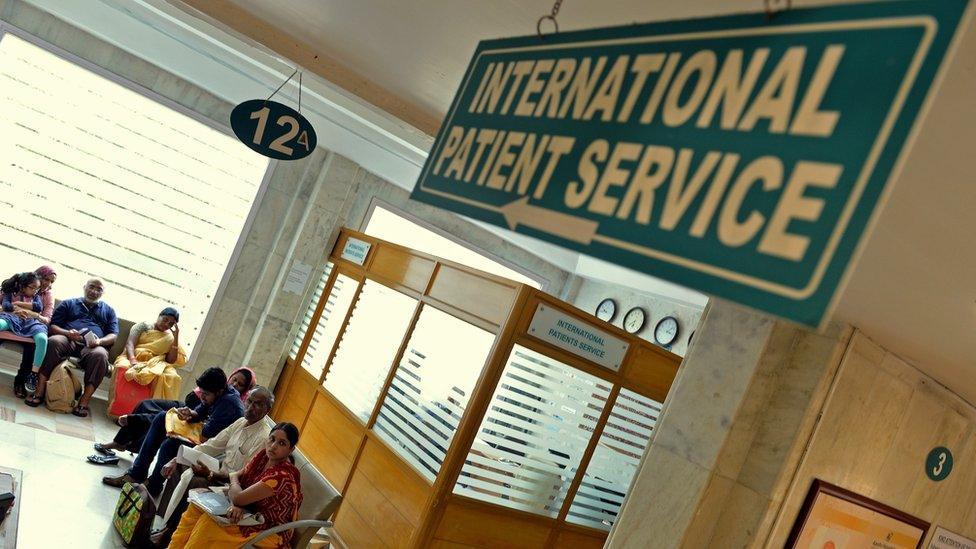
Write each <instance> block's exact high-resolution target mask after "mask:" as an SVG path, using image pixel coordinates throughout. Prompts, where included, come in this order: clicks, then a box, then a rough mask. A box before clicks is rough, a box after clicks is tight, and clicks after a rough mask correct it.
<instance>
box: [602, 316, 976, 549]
mask: <svg viewBox="0 0 976 549" xmlns="http://www.w3.org/2000/svg"><path fill="white" fill-rule="evenodd" d="M700 332H701V333H700V334H699V335H700V336H701V339H698V336H696V345H694V346H693V347H692V349H691V351H690V353H689V355H688V356H687V357H686V358H685V361H684V363H683V364H682V367H681V370H680V371H679V373H678V377H677V378H676V380H675V385H674V387H673V388H672V392H671V394H670V395H669V396H668V399H667V402H666V403H665V409H664V411H663V413H662V416H661V418H660V420H659V422H658V425H657V429H656V432H655V435H654V438H653V439H652V441H651V445H650V447H649V449H648V452H647V454H646V455H645V457H644V461H643V462H642V465H641V468H640V470H639V472H638V475H637V478H636V479H635V483H634V485H633V486H632V488H631V491H630V495H629V496H628V498H627V501H626V502H625V504H624V507H623V510H622V513H621V515H620V517H619V519H618V521H617V523H616V524H615V525H614V529H613V531H612V532H611V537H610V539H609V545H608V546H609V547H613V548H617V547H635V548H636V547H655V548H658V547H661V548H669V547H687V548H699V547H769V548H772V547H783V545H784V543H785V541H786V538H787V536H788V535H789V532H790V529H791V528H792V526H793V523H794V521H795V520H796V518H797V514H798V512H799V509H800V506H801V505H802V503H803V500H804V497H805V496H806V494H807V491H808V489H809V487H810V485H811V483H812V481H813V479H815V478H819V479H821V480H824V481H826V482H829V483H831V484H836V485H838V486H841V487H843V488H846V489H849V490H852V491H854V492H857V493H860V494H863V495H865V496H867V497H869V498H872V499H875V500H877V501H880V502H882V503H884V504H886V505H889V506H892V507H895V508H897V509H900V510H902V511H905V512H907V513H910V514H912V515H915V516H918V517H920V518H922V519H924V520H926V521H929V522H931V523H932V524H933V528H932V529H931V530H930V532H931V531H934V527H935V525H941V526H943V527H945V528H947V529H949V530H952V531H954V532H957V533H960V534H962V535H965V536H969V537H974V536H976V520H974V518H973V517H976V436H974V435H976V408H974V407H973V406H972V405H970V404H968V403H966V402H965V401H963V400H962V399H961V398H960V397H959V396H957V395H955V394H954V393H952V392H951V391H949V390H948V389H946V388H945V387H943V386H941V385H939V384H938V383H937V382H935V381H934V380H933V379H931V378H930V377H928V376H926V375H924V374H922V373H921V372H919V371H918V370H917V369H915V368H914V367H912V366H911V365H909V364H908V363H906V362H905V361H903V360H901V359H899V358H898V357H897V356H895V355H893V354H891V353H890V352H888V351H886V350H885V349H884V348H883V347H882V346H880V345H878V344H877V343H875V342H873V341H871V340H870V339H869V338H867V337H866V336H865V335H864V334H862V333H860V332H857V331H855V330H854V329H853V328H851V327H848V326H843V325H831V326H830V327H828V329H827V330H826V331H824V332H823V333H815V332H811V331H808V330H805V329H802V328H798V327H796V326H794V325H791V324H787V323H783V322H775V321H773V320H769V319H765V318H764V317H761V316H759V315H756V314H755V313H750V312H748V311H741V310H737V309H736V308H735V307H733V306H730V305H729V304H727V303H723V302H718V303H713V304H712V305H711V306H710V307H709V309H708V310H707V312H706V314H705V318H704V320H703V322H702V326H701V328H700ZM938 446H945V447H947V448H949V449H950V450H951V451H952V453H953V458H954V462H955V464H954V467H953V472H952V473H951V474H950V476H949V478H947V479H946V480H944V481H942V482H938V483H937V482H933V481H931V480H929V479H928V478H927V477H926V475H925V472H924V464H925V458H926V455H927V454H928V452H929V451H930V450H932V449H933V448H935V447H938Z"/></svg>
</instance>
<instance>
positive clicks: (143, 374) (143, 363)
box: [115, 307, 186, 400]
mask: <svg viewBox="0 0 976 549" xmlns="http://www.w3.org/2000/svg"><path fill="white" fill-rule="evenodd" d="M179 320H180V313H179V311H177V310H176V309H174V308H173V307H166V308H165V309H163V310H162V312H160V313H159V318H157V319H156V322H155V323H149V322H140V323H139V324H136V325H135V326H133V327H132V329H131V330H129V338H128V339H127V340H126V342H125V353H124V354H120V355H119V356H118V358H116V359H115V365H116V366H118V367H121V368H126V371H125V379H127V380H129V381H134V382H136V383H138V384H140V385H149V384H150V383H154V382H155V384H154V385H153V394H152V398H161V399H166V400H176V398H177V397H178V396H179V392H180V383H181V381H182V380H181V379H180V374H179V373H178V372H177V368H180V367H181V366H184V365H185V364H186V352H185V351H184V350H183V348H182V347H180V328H179V326H178V325H177V322H179Z"/></svg>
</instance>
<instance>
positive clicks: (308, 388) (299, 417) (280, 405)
mask: <svg viewBox="0 0 976 549" xmlns="http://www.w3.org/2000/svg"><path fill="white" fill-rule="evenodd" d="M294 368H295V373H294V374H293V375H292V378H291V382H290V383H288V385H287V387H285V388H284V394H278V395H275V407H274V409H273V410H272V413H271V417H272V418H274V419H275V421H288V422H291V423H294V424H295V425H297V426H298V429H299V430H303V428H304V423H305V415H306V414H307V413H308V409H309V408H310V407H311V406H312V399H313V398H314V396H315V387H316V386H317V385H318V383H319V382H318V380H317V379H314V378H312V376H311V375H309V373H308V372H306V371H305V369H304V368H302V367H301V366H299V365H295V366H294Z"/></svg>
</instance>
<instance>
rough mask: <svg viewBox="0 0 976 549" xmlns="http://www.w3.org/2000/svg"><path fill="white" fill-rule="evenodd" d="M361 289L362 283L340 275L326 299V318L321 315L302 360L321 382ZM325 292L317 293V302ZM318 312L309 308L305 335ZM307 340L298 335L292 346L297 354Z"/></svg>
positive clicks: (324, 306)
mask: <svg viewBox="0 0 976 549" xmlns="http://www.w3.org/2000/svg"><path fill="white" fill-rule="evenodd" d="M326 270H327V271H331V263H330V264H329V266H327V267H326ZM328 278H329V275H328V273H326V274H325V275H324V276H323V279H324V280H327V279H328ZM319 285H320V286H324V285H325V282H320V283H319ZM357 288H359V281H357V280H355V279H353V278H349V277H348V276H346V275H344V274H338V275H336V279H335V283H334V284H333V285H332V288H331V289H330V290H329V294H328V296H326V298H325V304H324V305H323V307H322V314H321V315H319V318H318V320H317V321H316V323H315V329H314V330H313V331H312V337H311V338H310V339H309V342H308V348H307V349H305V356H303V357H302V368H304V369H305V371H307V372H308V373H309V374H311V376H312V377H314V378H315V379H318V378H319V376H321V375H322V370H323V369H324V368H325V361H326V360H328V358H329V353H330V352H331V351H332V346H333V345H335V341H336V337H338V336H339V330H340V329H341V328H342V321H343V320H345V318H346V313H347V312H348V311H349V307H350V306H352V299H353V296H355V295H356V289H357ZM322 291H324V287H323V289H322V290H318V289H316V292H317V294H318V296H317V298H316V301H317V300H319V299H321V298H322V295H321V294H322ZM314 312H315V307H309V310H308V311H307V312H306V313H305V318H304V319H303V321H302V329H301V331H302V332H304V331H305V330H307V328H306V327H305V326H306V325H307V323H309V322H311V318H310V317H311V316H312V315H313V313H314ZM303 337H305V336H304V334H303V333H299V334H298V337H297V338H296V339H295V342H294V344H293V345H292V351H293V352H297V347H300V346H301V343H302V339H301V338H303Z"/></svg>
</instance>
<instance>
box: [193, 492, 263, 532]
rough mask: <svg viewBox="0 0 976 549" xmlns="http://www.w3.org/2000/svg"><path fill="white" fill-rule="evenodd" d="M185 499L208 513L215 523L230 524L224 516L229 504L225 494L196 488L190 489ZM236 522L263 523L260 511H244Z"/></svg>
mask: <svg viewBox="0 0 976 549" xmlns="http://www.w3.org/2000/svg"><path fill="white" fill-rule="evenodd" d="M187 499H188V500H189V502H190V503H192V504H194V505H196V506H197V507H199V508H200V509H202V510H203V511H204V512H205V513H207V514H208V515H210V516H211V517H212V518H213V519H214V521H215V522H216V523H218V524H221V525H224V526H226V525H228V524H232V523H231V522H230V521H229V520H227V517H226V516H225V515H227V511H230V508H231V505H230V501H228V500H227V496H225V495H224V494H223V493H217V492H214V491H212V490H210V489H208V488H196V489H194V490H190V493H189V495H188V496H187ZM236 524H237V525H238V526H255V525H258V524H264V517H262V516H261V513H248V512H245V513H244V516H243V517H241V520H239V521H237V523H236Z"/></svg>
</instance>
